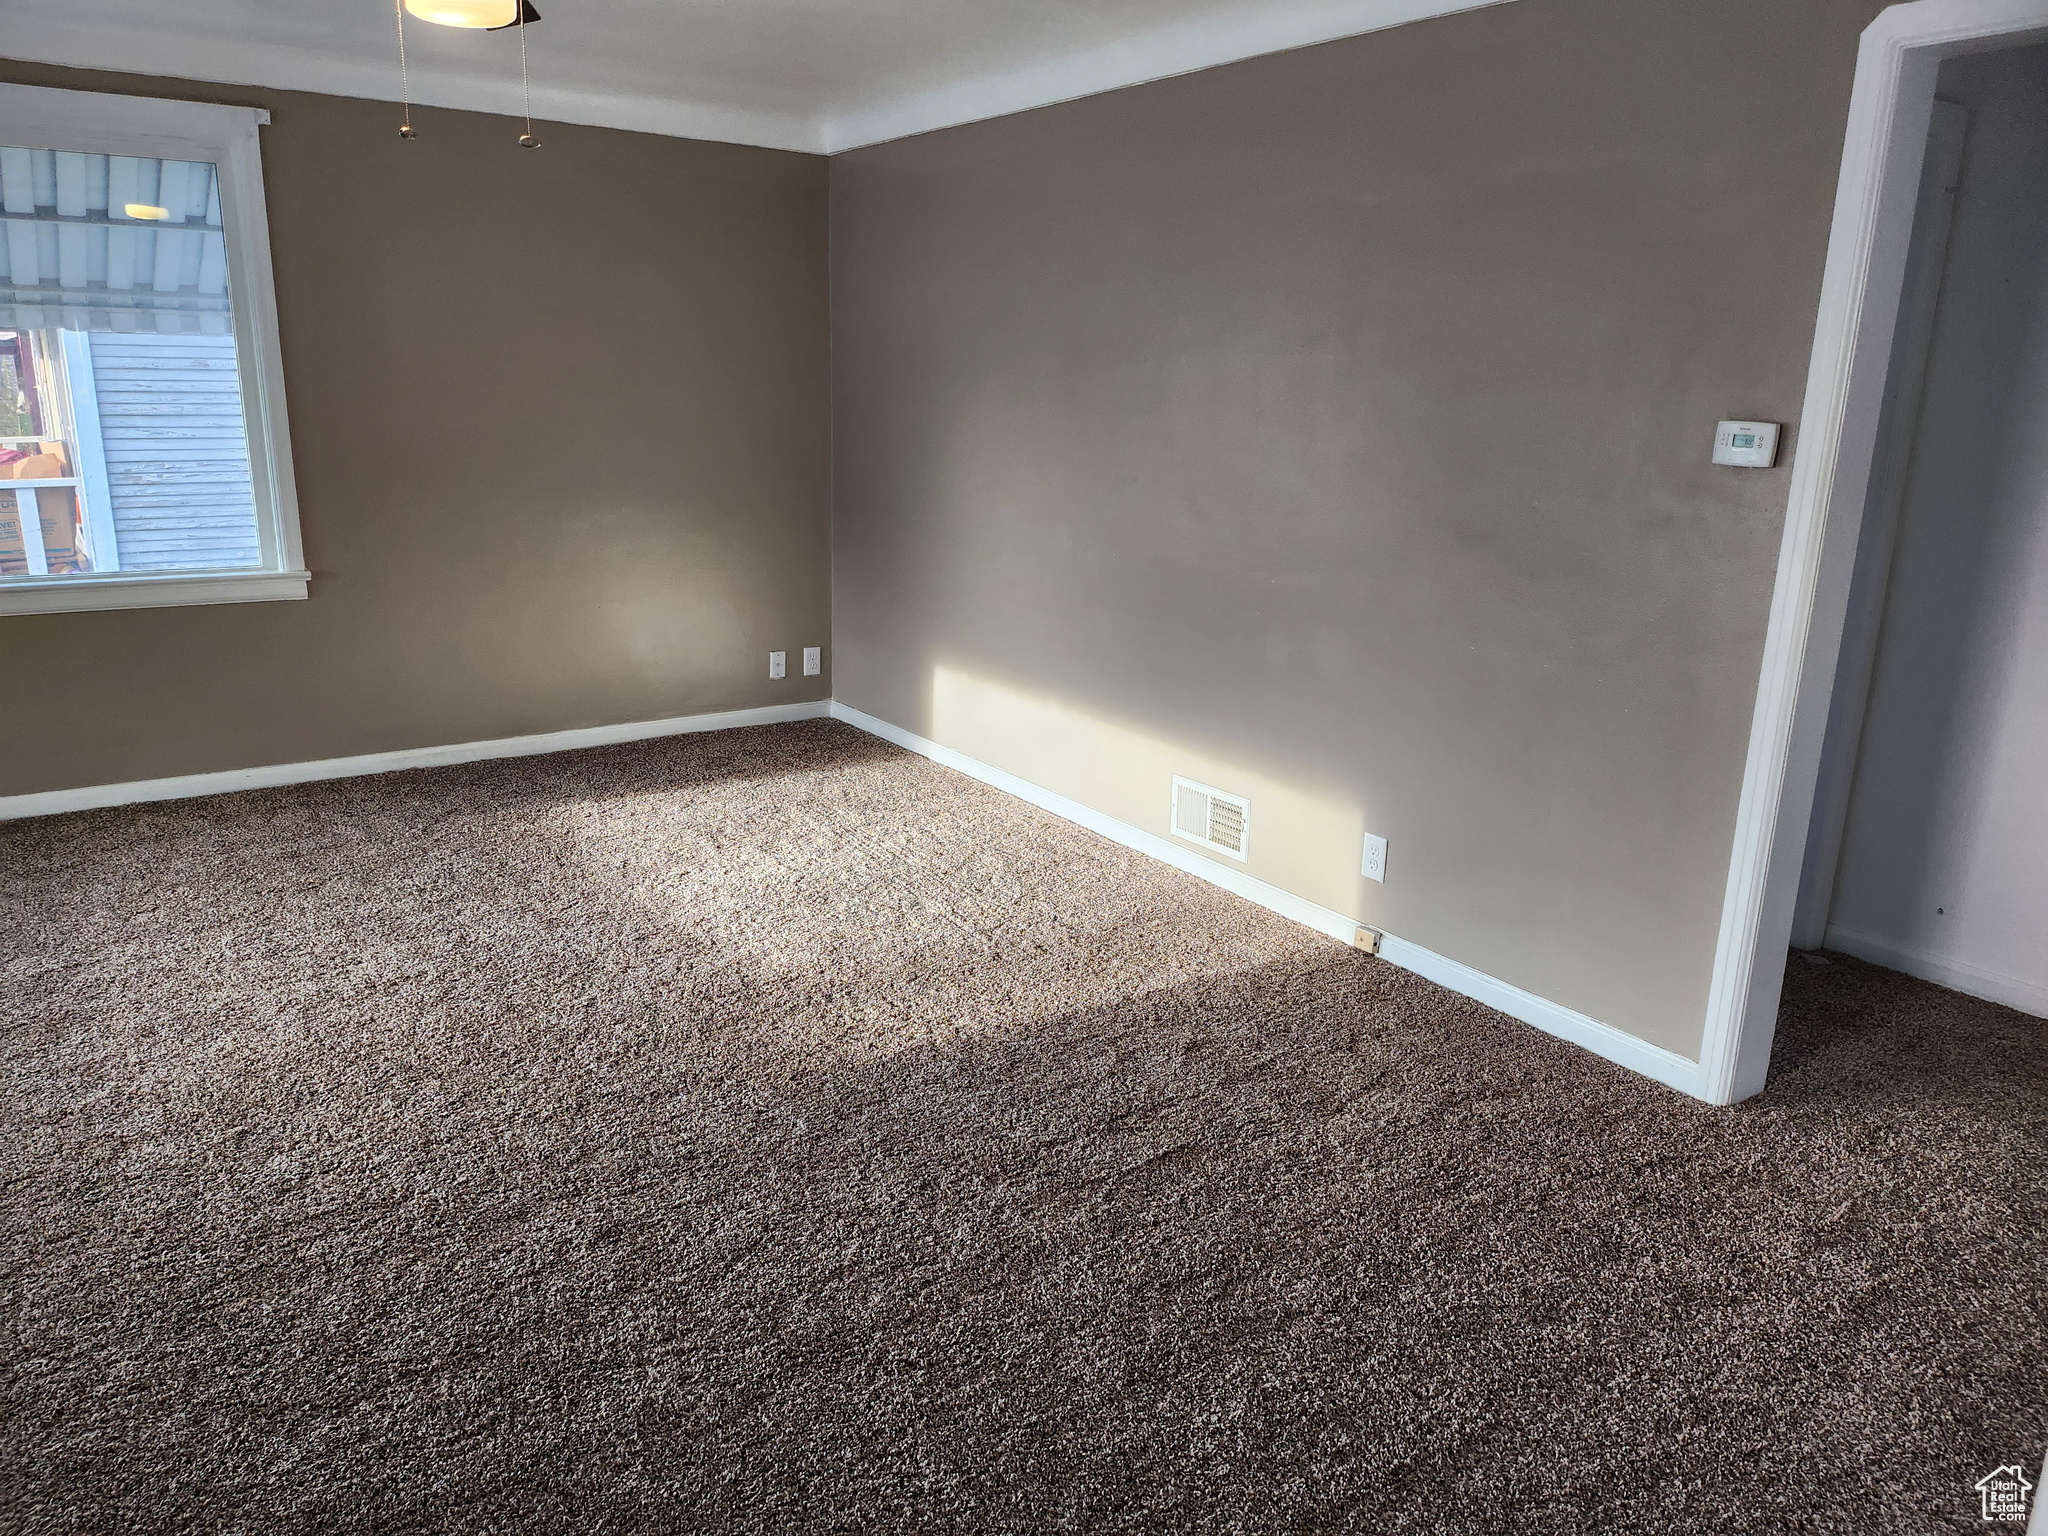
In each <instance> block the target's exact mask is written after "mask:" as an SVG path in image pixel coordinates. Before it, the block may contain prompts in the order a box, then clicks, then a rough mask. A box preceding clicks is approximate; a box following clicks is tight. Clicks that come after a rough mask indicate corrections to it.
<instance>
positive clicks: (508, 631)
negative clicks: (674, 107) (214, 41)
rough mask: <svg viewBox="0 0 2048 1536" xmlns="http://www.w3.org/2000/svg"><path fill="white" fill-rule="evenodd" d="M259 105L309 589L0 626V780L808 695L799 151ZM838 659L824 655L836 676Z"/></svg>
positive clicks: (814, 558) (814, 359) (821, 455)
mask: <svg viewBox="0 0 2048 1536" xmlns="http://www.w3.org/2000/svg"><path fill="white" fill-rule="evenodd" d="M0 79H5V80H13V81H23V82H27V83H30V84H36V85H56V86H67V87H73V88H83V89H107V90H122V91H130V92H134V93H136V94H144V95H162V96H191V97H197V98H200V99H205V100H215V101H231V102H239V103H246V104H250V105H257V106H266V107H269V108H270V109H271V110H272V112H273V113H274V114H275V120H274V122H273V124H272V126H270V127H269V128H266V129H264V130H263V158H264V172H265V179H266V190H267V193H268V197H269V203H270V220H271V245H272V250H273V254H274V257H275V262H276V270H277V303H278V318H279V323H280V328H281V332H282V341H283V350H284V369H285V382H286V390H287V394H288V396H289V403H290V412H291V429H292V448H293V453H294V455H295V457H296V460H297V472H298V492H299V503H300V511H301V525H302V528H303V531H304V535H305V545H306V557H307V563H308V566H309V567H310V568H311V570H312V572H313V584H312V595H311V597H310V599H309V600H308V601H306V602H303V603H260V604H246V605H235V606H224V607H212V608H162V609H153V610H143V611H135V612H122V613H86V614H51V615H34V616H13V617H0V677H4V678H5V679H6V680H7V681H6V695H5V699H4V703H0V794H5V793H21V792H26V791H32V790H43V789H57V788H66V787H71V786H76V785H84V784H95V783H108V782H120V781H124V780H129V779H140V778H154V777H159V776H163V775H170V774H183V773H195V772H202V771H207V770H213V769H222V768H235V767H245V766H251V765H257V764H266V763H280V762H295V761H300V760H304V759H311V758H325V757H336V756H345V755H351V754H355V753H361V752H377V751H385V750H390V749H395V748H402V747H415V746H427V745H434V744H440V743H447V742H460V741H474V740H479V739H488V738H494V737H501V736H512V735H520V734H525V733H529V732H538V731H550V730H559V729H565V728H568V727H573V726H583V725H597V724H605V723H611V722H617V721H630V720H647V719H659V718H664V717H667V716H672V715H685V714H694V713H698V712H700V711H707V710H724V709H738V708H746V707H750V706H754V705H761V704H770V703H783V702H794V701H797V700H802V699H816V698H823V697H826V696H827V695H828V694H829V692H830V683H831V679H830V676H829V674H828V675H827V676H826V677H823V678H804V677H801V676H797V675H795V674H796V673H798V672H799V671H800V668H798V667H796V666H794V665H792V667H791V673H792V675H791V676H790V677H789V678H788V679H787V680H786V681H783V682H777V683H771V682H769V681H768V676H767V671H768V667H767V653H768V652H769V650H771V649H776V650H786V651H789V652H790V653H791V660H792V662H793V663H794V662H795V661H796V659H797V655H796V653H798V652H799V651H800V650H801V648H802V647H804V646H806V645H823V644H825V643H826V637H827V634H828V632H829V627H830V607H829V605H830V581H829V575H828V559H829V528H828V518H829V489H830V487H829V466H828V455H829V451H830V445H829V437H828V427H829V422H828V410H829V406H828V368H827V361H826V358H827V346H828V327H827V320H826V278H825V253H826V175H825V162H824V160H823V159H822V158H819V157H816V156H807V155H796V154H786V153H781V152H778V151H772V150H762V149H747V148H741V147H738V146H734V145H727V144H707V143H698V142H694V141H689V140H683V139H671V138H661V137H656V136H653V135H648V134H634V133H623V132H617V131H612V130H607V129H600V128H582V127H570V126H565V125H561V124H553V123H550V124H543V125H541V128H540V134H541V137H542V139H543V140H544V143H543V145H542V147H541V148H540V149H539V150H537V151H533V152H528V151H526V150H522V149H520V148H519V147H518V146H517V145H516V144H515V143H514V140H515V139H516V138H517V137H518V134H519V132H520V126H519V124H518V123H517V122H516V121H515V120H513V119H510V118H502V117H493V116H487V115H484V114H478V113H465V112H445V111H436V110H423V109H417V108H416V109H415V110H414V113H413V117H414V121H415V123H417V124H418V126H419V129H420V138H419V139H418V141H417V142H415V143H412V144H405V143H402V142H401V141H400V140H399V138H398V136H397V133H396V131H395V130H396V124H397V108H396V107H395V106H391V105H386V104H381V103H377V102H369V101H357V100H347V99H342V98H337V97H323V96H309V95H300V94H294V93H290V92H283V91H267V90H245V89H241V88H237V87H232V86H196V85H189V84H180V83H178V82H172V81H161V80H137V79H132V78H126V77H119V76H110V75H103V74H93V73H85V72H79V71H71V70H62V69H55V68H50V67H45V66H38V65H30V64H19V63H0ZM828 660H829V656H828Z"/></svg>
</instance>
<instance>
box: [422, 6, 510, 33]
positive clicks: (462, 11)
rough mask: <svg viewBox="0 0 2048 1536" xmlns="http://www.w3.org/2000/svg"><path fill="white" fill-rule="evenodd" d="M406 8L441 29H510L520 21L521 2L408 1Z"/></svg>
mask: <svg viewBox="0 0 2048 1536" xmlns="http://www.w3.org/2000/svg"><path fill="white" fill-rule="evenodd" d="M405 8H406V9H407V10H408V11H410V12H412V14H413V15H415V16H417V17H419V19H420V20H421V21H431V22H433V23H434V24H435V25H436V26H441V27H509V26H511V25H512V23H513V22H515V21H517V20H518V19H519V0H405Z"/></svg>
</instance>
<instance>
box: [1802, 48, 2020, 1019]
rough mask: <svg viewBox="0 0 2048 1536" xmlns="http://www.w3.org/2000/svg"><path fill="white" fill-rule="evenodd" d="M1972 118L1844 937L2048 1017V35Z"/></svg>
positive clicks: (1860, 808) (1859, 808)
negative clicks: (2047, 190) (2045, 42)
mask: <svg viewBox="0 0 2048 1536" xmlns="http://www.w3.org/2000/svg"><path fill="white" fill-rule="evenodd" d="M1940 95H1941V96H1942V97H1943V98H1944V99H1947V100H1952V101H1958V102H1961V103H1962V104H1964V105H1965V106H1966V107H1968V108H1969V109H1970V111H1971V114H1972V123H1971V129H1970V136H1969V145H1968V151H1967V154H1966V158H1965V163H1964V169H1963V178H1962V184H1961V189H1960V191H1959V193H1958V196H1957V200H1956V209H1955V226H1954V232H1953V235H1952V237H1951V243H1950V247H1949V257H1948V268H1947V273H1946V277H1945V280H1944V284H1943V290H1942V297H1941V304H1940V309H1939V313H1938V317H1937V320H1936V323H1935V334H1934V344H1933V349H1932V353H1931V355H1930V360H1929V365H1928V373H1927V385H1926V393H1925V398H1924V403H1923V405H1922V409H1921V414H1920V418H1919V423H1918V427H1917V431H1916V435H1915V439H1914V443H1913V456H1912V464H1911V469H1910V472H1909V476H1908V481H1907V488H1906V495H1905V500H1904V507H1903V513H1902V517H1901V521H1900V527H1899V535H1898V544H1897V550H1896V554H1895V557H1894V562H1893V566H1892V576H1891V584H1890V589H1889V592H1888V595H1887V597H1886V602H1885V610H1884V620H1883V628H1882V632H1881V637H1880V640H1879V644H1878V653H1877V660H1876V666H1875V669H1874V671H1873V674H1872V684H1871V694H1870V706H1869V713H1868V716H1867V717H1866V720H1865V722H1864V730H1863V737H1862V750H1861V753H1860V755H1859V757H1858V761H1857V768H1856V778H1855V787H1854V790H1853V792H1852V794H1851V798H1850V803H1849V815H1848V825H1847V830H1846V833H1845V836H1844V840H1843V847H1842V859H1841V865H1840V872H1839V876H1838V879H1837V883H1836V886H1835V894H1834V902H1833V906H1832V909H1831V912H1830V917H1829V924H1828V931H1827V932H1828V943H1829V945H1830V946H1831V947H1833V948H1836V949H1841V950H1845V951H1848V952H1849V953H1852V954H1858V955H1861V956H1863V957H1864V958H1866V959H1870V960H1874V961H1877V962H1878V963H1880V964H1884V965H1890V966H1894V967H1896V968H1898V969H1901V970H1906V971H1910V972H1912V973H1914V974H1916V975H1920V976H1925V977H1927V978H1928V979H1930V980H1934V981H1938V982H1941V983H1942V984H1944V985H1947V986H1952V987H1956V988H1959V989H1961V990H1963V991H1968V992H1974V993H1976V994H1978V995H1980V996H1986V997H1993V998H1996V999H1997V1000H1999V1001H2001V1002H2005V1003H2009V1004H2011V1005H2013V1006H2016V1007H2021V1008H2025V1009H2027V1010H2028V1011H2030V1012H2034V1013H2039V1014H2043V1015H2048V197H2044V196H2043V195H2042V189H2043V188H2044V187H2048V47H2035V48H2027V49H2016V50H2010V51H2007V52H2002V53H1992V54H1980V55H1976V56H1972V57H1968V58H1963V59H1957V60H1952V61H1950V62H1949V63H1948V64H1946V65H1944V66H1943V70H1942V76H1941V85H1940Z"/></svg>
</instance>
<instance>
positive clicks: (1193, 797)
mask: <svg viewBox="0 0 2048 1536" xmlns="http://www.w3.org/2000/svg"><path fill="white" fill-rule="evenodd" d="M1173 835H1174V836H1175V837H1184V838H1186V839H1187V840H1188V841H1189V842H1191V843H1200V844H1201V845H1202V846H1203V847H1204V848H1212V849H1214V850H1215V851H1216V852H1218V853H1222V854H1228V855H1229V856H1230V857H1231V858H1233V859H1242V858H1244V857H1245V854H1246V852H1247V851H1248V850H1249V849H1250V847H1251V840H1252V803H1251V801H1249V800H1247V799H1245V798H1244V797H1243V796H1241V795H1230V794H1225V793H1224V792H1223V791H1222V790H1220V789H1211V788H1210V787H1209V786H1208V785H1206V784H1197V783H1196V782H1195V781H1194V780H1193V779H1184V778H1182V777H1181V776H1180V775H1179V774H1175V775H1174V778H1173Z"/></svg>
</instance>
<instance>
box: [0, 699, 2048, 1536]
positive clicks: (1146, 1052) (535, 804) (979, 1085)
mask: <svg viewBox="0 0 2048 1536" xmlns="http://www.w3.org/2000/svg"><path fill="white" fill-rule="evenodd" d="M0 923H4V928H0V931H4V932H5V934H6V935H7V939H6V943H5V948H4V951H0V953H4V967H5V968H4V971H0V1003H4V1006H5V1017H6V1033H5V1051H4V1065H5V1074H6V1085H5V1086H6V1106H7V1107H6V1117H5V1121H4V1130H0V1137H4V1140H0V1159H4V1170H5V1174H4V1176H5V1181H6V1182H5V1203H4V1210H0V1220H4V1243H5V1254H6V1268H7V1289H6V1296H7V1308H6V1327H5V1334H4V1348H5V1360H4V1382H5V1386H4V1401H0V1411H4V1418H5V1429H4V1434H0V1479H4V1485H0V1529H4V1530H5V1531H6V1532H9V1533H14V1532H44V1531H91V1532H114V1531H122V1532H126V1531H173V1530H177V1531H237V1532H268V1531H307V1532H315V1531H317V1532H365V1533H368V1532H377V1533H392V1532H413V1531H430V1530H433V1531H440V1530H448V1531H656V1530H660V1531H683V1530H712V1531H761V1532H794V1531H862V1532H894V1531H959V1532H980V1531H1019V1532H1022V1531H1062V1530H1077V1531H1078V1530H1091V1531H1092V1530H1101V1531H1112V1530H1148V1531H1164V1532H1175V1533H1181V1532H1188V1531H1261V1532H1267V1531H1340V1530H1349V1531H1461V1532H1462V1531H1472V1532H1480V1531H1487V1532H1492V1531H1504V1530H1514V1531H1533V1532H1552V1531H1555V1532H1571V1533H1583V1532H1589V1531H1645V1532H1649V1531H1656V1532H1691V1531H1757V1532H1762V1531H1789V1530H1798V1531H1841V1532H1855V1533H1857V1536H1870V1533H1873V1532H1892V1531H1942V1530H1954V1531H1967V1530H1976V1529H1978V1528H1979V1527H1978V1525H1977V1522H1976V1518H1975V1517H1976V1499H1975V1496H1974V1494H1972V1493H1971V1491H1970V1489H1971V1485H1972V1483H1974V1482H1975V1480H1976V1479H1977V1478H1978V1477H1979V1476H1980V1475H1982V1474H1983V1473H1984V1472H1986V1471H1988V1470H1989V1469H1990V1468H1991V1467H1993V1466H1994V1465H1997V1464H1999V1463H2001V1462H2011V1461H2014V1460H2025V1461H2026V1462H2028V1464H2029V1465H2030V1466H2037V1465H2038V1464H2039V1461H2040V1457H2041V1453H2042V1450H2043V1448H2044V1445H2048V1392H2044V1355H2043V1342H2042V1341H2043V1337H2044V1327H2043V1323H2044V1317H2043V1312H2044V1290H2048V1285H2044V1279H2048V1241H2044V1228H2048V1219H2044V1217H2048V1172H2044V1170H2048V1048H2044V1041H2048V1026H2044V1025H2043V1024H2042V1023H2041V1022H2040V1021H2039V1020H2034V1019H2029V1018H2025V1017H2022V1016H2021V1015H2018V1014H2015V1013H2012V1012H2009V1011H2007V1010H2003V1009H2000V1008H1997V1007H1993V1006H1991V1005H1989V1004H1983V1003H1978V1002H1973V1001H1971V1000H1969V999H1965V998H1960V997H1957V996H1955V995H1953V994H1950V993H1945V992H1942V991H1939V990H1937V989H1934V988H1931V987H1927V986H1924V985H1921V984H1919V983H1917V982H1912V981H1908V980H1905V979H1904V978H1901V977H1897V976H1894V975H1891V974H1889V973H1886V972H1882V971H1877V970H1873V969H1871V968H1869V967H1865V966H1862V965H1859V964H1857V963H1855V962H1853V961H1848V960H1843V959H1837V960H1835V961H1833V963H1831V964H1826V965H1811V964H1808V963H1806V962H1803V961H1795V963H1794V964H1793V967H1792V969H1791V972H1790V989H1789V992H1788V1001H1787V1008H1786V1018H1785V1022H1784V1025H1783V1027H1782V1030H1781V1034H1780V1045H1779V1058H1778V1063H1777V1070H1776V1076H1775V1079H1774V1085H1773V1088H1772V1090H1771V1092H1770V1093H1768V1094H1767V1095H1766V1096H1765V1097H1763V1098H1762V1099H1761V1100H1758V1101H1756V1102H1754V1103H1752V1104H1750V1105H1747V1106H1744V1107H1742V1108H1740V1109H1738V1110H1735V1111H1717V1110H1710V1109H1706V1108H1704V1107H1701V1106H1699V1105H1696V1104H1693V1103H1691V1102H1689V1101H1686V1100H1684V1099H1681V1098H1678V1097H1676V1096H1675V1095H1673V1094H1671V1093H1669V1092H1667V1091H1666V1090H1664V1089H1662V1088H1659V1087H1657V1086H1655V1085H1653V1084H1650V1083H1647V1082H1643V1081H1640V1080H1637V1079H1634V1078H1631V1077H1629V1076H1628V1075H1626V1074H1624V1073H1622V1072H1621V1071H1619V1070H1618V1069H1615V1068H1612V1067H1609V1066H1607V1065H1605V1064H1603V1063H1601V1062H1599V1061H1596V1060H1594V1059H1593V1058H1591V1057H1589V1056H1587V1055H1585V1054H1584V1053H1582V1052H1580V1051H1578V1050H1576V1049H1574V1048H1572V1047H1569V1046H1566V1045H1563V1044H1560V1043H1558V1042H1556V1041H1553V1040H1551V1039H1549V1038H1547V1037H1545V1036H1543V1035H1541V1034H1538V1033H1536V1032H1535V1031H1533V1030H1530V1029H1528V1028H1526V1027H1524V1026H1522V1025H1520V1024H1516V1023H1514V1022H1512V1021H1510V1020H1507V1019H1504V1018H1502V1017H1500V1016H1498V1015H1496V1014H1492V1013H1489V1012H1488V1011H1486V1010H1485V1009H1483V1008H1480V1007H1478V1006H1477V1005H1475V1004H1472V1003H1470V1002H1467V1001H1465V1000H1463V999H1461V998H1459V997H1456V996H1453V995H1451V994H1449V993H1446V992H1442V991H1439V990H1437V989H1436V988H1434V987H1432V986H1430V985H1428V984H1427V983H1424V982H1422V981H1419V980H1417V979H1416V978H1414V977H1412V976H1409V975H1407V974H1405V973H1403V972H1401V971H1398V970H1395V969H1393V968H1392V967H1390V966H1387V965H1384V964H1382V963H1381V962H1379V961H1376V960H1371V959H1368V958H1366V957H1364V956H1361V955H1358V954H1356V953H1354V952H1352V951H1350V950H1347V949H1344V948H1342V947H1340V946H1337V945H1335V944H1332V943H1330V942H1329V941H1327V940H1325V939H1322V938H1320V937H1318V936H1316V935H1313V934H1310V933H1308V932H1306V931H1305V930H1302V929H1300V928H1297V927H1294V926H1292V925H1291V924H1289V923H1287V922H1285V921H1283V920H1281V919H1279V918H1276V917H1273V916H1271V915H1269V914H1267V913H1264V912H1262V911H1260V910H1258V909H1255V908H1253V907H1250V906H1247V905H1244V904H1242V903H1240V902H1238V901H1236V900H1234V899H1233V898H1231V897H1228V896H1226V895H1223V894H1221V893H1219V892H1218V891H1216V890H1214V889H1212V888H1210V887H1208V886H1205V885H1203V884H1201V883H1199V882H1197V881H1195V880H1193V879H1190V878H1187V877H1185V876H1182V875H1180V874H1178V873H1176V872H1173V871H1171V870H1168V869H1165V868H1163V867H1161V866H1159V865H1156V864H1153V863H1150V862H1148V861H1146V860H1145V859H1143V858H1141V857H1139V856H1137V855H1135V854H1132V853H1129V852H1126V851H1125V850H1123V849H1121V848H1117V847H1114V846H1111V845H1109V844H1107V843H1104V842H1101V841H1099V840H1097V839H1095V838H1094V837H1092V836H1090V835H1089V834H1087V833H1085V832H1081V831H1079V830H1077V829H1075V828H1073V827H1070V826H1068V825H1066V824H1064V823H1062V822H1059V821H1056V820H1054V819H1053V818H1051V817H1049V816H1046V815H1044V814H1042V813H1040V812H1038V811H1036V810H1034V809H1032V808H1030V807H1028V806H1025V805H1023V804H1021V803H1019V802H1016V801H1014V800H1010V799H1008V798H1006V797H1004V796H1002V795H1000V794H998V793H996V792H994V791H992V790H988V789H986V788H983V787H981V786H980V785H977V784H975V783H972V782H970V781H968V780H966V779H963V778H960V777H957V776H955V775H953V774H950V773H948V772H946V771H944V770H942V769H939V768H936V767H934V766H933V765H931V764H929V763H926V762H924V761H922V760H920V759H917V758H913V757H910V756H907V755H904V754H902V753H899V752H897V751H895V750H894V749H892V748H889V747H886V746H884V745H882V744H880V743H878V742H876V741H874V740H872V739H870V738H867V737H864V736H860V735H858V734H856V733H854V732H852V731H851V730H849V729H847V728H844V727H841V726H836V725H831V724H822V723H821V724H815V725H801V726H788V727H776V728H771V729H766V730H759V731H747V732H735V733H730V734H726V735H719V736H701V737H693V738H685V739H682V740H677V741H670V742H662V743H655V744H650V745H644V746H634V747H622V748H616V749H607V750H604V751H598V752H590V753H582V754H575V755H568V756H561V757H553V758H534V759H527V760H523V761H517V762H509V763H498V764H486V765H480V766H476V767H468V768H456V769H443V770H436V771H431V772H425V773H413V774H405V775H397V776H389V777H383V778H374V779H360V780H353V781H346V782H339V783H333V784H324V785H315V786H309V787H304V788H297V789H290V790H279V791H270V792H264V793H258V794H250V795H243V796H235V797H226V798H219V799H212V800H202V801H187V802H183V803H179V804H172V805H164V806H151V807H136V808H131V809H124V810H115V811H103V812H94V813H90V814H86V815H80V816H72V817H65V818H60V819H53V820H46V821H39V822H30V823H20V824H15V825H12V826H8V827H5V828H0Z"/></svg>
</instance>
